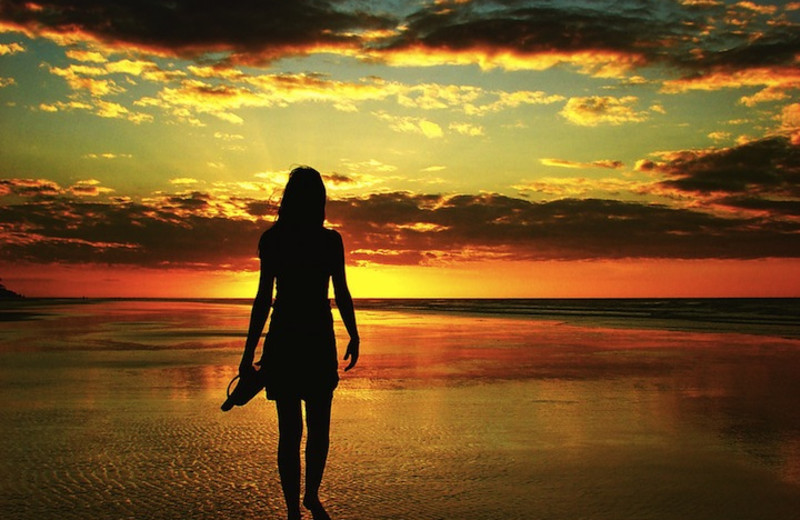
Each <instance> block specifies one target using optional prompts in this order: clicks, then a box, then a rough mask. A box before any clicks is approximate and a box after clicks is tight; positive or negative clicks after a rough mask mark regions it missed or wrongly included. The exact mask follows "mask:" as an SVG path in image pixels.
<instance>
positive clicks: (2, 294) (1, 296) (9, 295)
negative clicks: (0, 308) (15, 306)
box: [0, 280, 24, 300]
mask: <svg viewBox="0 0 800 520" xmlns="http://www.w3.org/2000/svg"><path fill="white" fill-rule="evenodd" d="M22 298H24V296H22V295H21V294H17V293H15V292H14V291H12V290H10V289H6V286H5V285H3V281H2V280H0V300H21V299H22Z"/></svg>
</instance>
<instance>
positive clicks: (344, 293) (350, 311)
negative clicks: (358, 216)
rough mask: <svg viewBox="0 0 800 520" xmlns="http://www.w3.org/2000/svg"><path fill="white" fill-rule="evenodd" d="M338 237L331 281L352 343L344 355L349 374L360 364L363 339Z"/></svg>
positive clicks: (342, 249)
mask: <svg viewBox="0 0 800 520" xmlns="http://www.w3.org/2000/svg"><path fill="white" fill-rule="evenodd" d="M336 236H337V238H338V240H337V242H336V246H337V251H336V264H335V268H334V270H333V275H332V276H331V279H332V280H333V294H334V296H335V299H336V307H338V309H339V314H340V315H341V317H342V321H343V322H344V326H345V328H346V329H347V333H348V334H349V335H350V343H348V345H347V352H346V353H345V355H344V359H345V360H347V359H349V360H350V363H349V364H348V365H347V367H346V368H345V369H344V370H345V372H347V371H348V370H350V369H351V368H353V367H354V366H356V363H357V362H358V352H359V346H360V345H361V339H360V338H359V337H358V327H357V326H356V312H355V308H354V307H353V298H352V296H350V289H349V288H348V287H347V277H346V276H345V272H344V244H343V243H342V237H341V236H339V234H338V233H337V234H336Z"/></svg>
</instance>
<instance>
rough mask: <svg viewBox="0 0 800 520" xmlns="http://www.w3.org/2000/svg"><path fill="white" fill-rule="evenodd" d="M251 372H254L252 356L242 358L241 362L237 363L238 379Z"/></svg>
mask: <svg viewBox="0 0 800 520" xmlns="http://www.w3.org/2000/svg"><path fill="white" fill-rule="evenodd" d="M253 370H255V367H253V356H247V355H244V356H242V362H241V363H239V377H242V376H244V375H245V374H246V373H248V372H252V371H253Z"/></svg>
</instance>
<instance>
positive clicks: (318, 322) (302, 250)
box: [259, 225, 344, 400]
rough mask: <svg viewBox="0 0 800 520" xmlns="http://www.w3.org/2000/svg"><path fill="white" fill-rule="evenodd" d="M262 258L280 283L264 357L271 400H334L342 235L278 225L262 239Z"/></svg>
mask: <svg viewBox="0 0 800 520" xmlns="http://www.w3.org/2000/svg"><path fill="white" fill-rule="evenodd" d="M259 256H260V258H261V269H262V271H265V272H267V273H268V274H272V275H274V277H275V285H276V295H275V302H274V304H273V310H272V317H271V319H270V324H269V329H268V332H267V334H266V337H265V338H264V348H263V354H262V358H261V359H262V364H261V366H262V370H265V371H266V372H265V381H266V391H267V399H271V400H276V399H285V398H300V399H310V398H314V397H324V396H328V397H329V396H330V395H331V394H332V392H333V390H334V389H335V388H336V386H337V385H338V382H339V375H338V360H337V354H336V338H335V335H334V332H333V317H332V315H331V307H330V300H329V299H328V284H329V282H330V278H331V275H332V274H333V272H334V270H335V269H337V268H339V267H340V263H343V262H344V253H343V246H342V239H341V236H340V235H339V233H337V232H336V231H333V230H329V229H325V228H322V227H318V228H315V229H292V228H288V227H287V228H282V227H281V226H280V225H275V226H273V227H272V228H270V229H268V230H267V231H266V232H264V234H263V235H262V236H261V240H260V242H259Z"/></svg>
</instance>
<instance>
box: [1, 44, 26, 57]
mask: <svg viewBox="0 0 800 520" xmlns="http://www.w3.org/2000/svg"><path fill="white" fill-rule="evenodd" d="M18 52H25V47H23V46H22V45H21V44H19V43H16V42H14V43H0V56H8V55H11V54H17V53H18Z"/></svg>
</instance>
